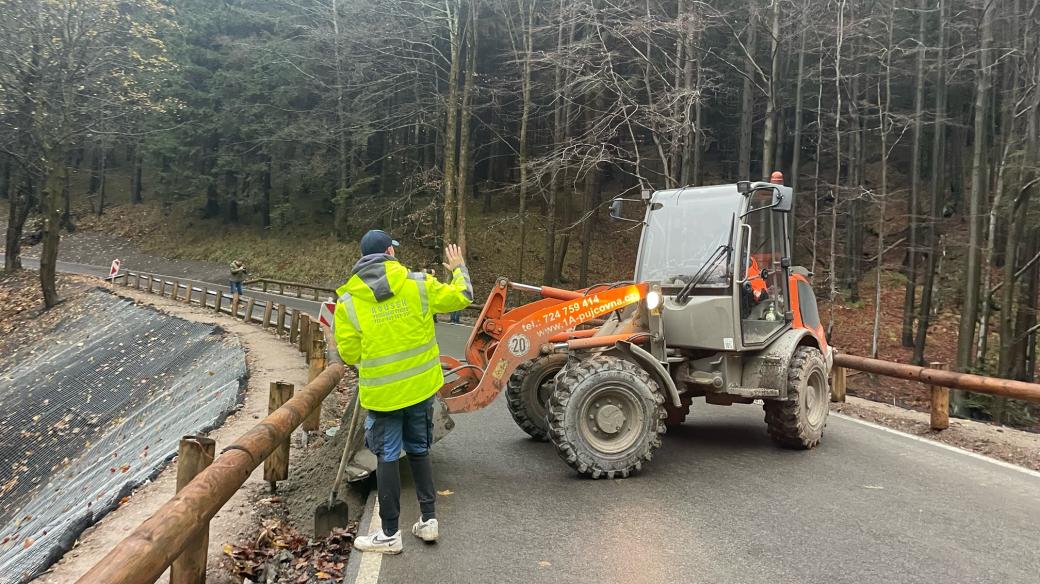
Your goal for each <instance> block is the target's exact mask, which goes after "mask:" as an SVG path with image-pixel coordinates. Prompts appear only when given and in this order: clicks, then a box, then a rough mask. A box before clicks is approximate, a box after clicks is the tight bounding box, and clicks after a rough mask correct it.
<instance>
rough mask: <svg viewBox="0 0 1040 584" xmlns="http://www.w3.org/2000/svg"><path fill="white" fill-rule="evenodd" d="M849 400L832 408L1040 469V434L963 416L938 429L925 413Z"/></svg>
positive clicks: (999, 458) (856, 399) (861, 400)
mask: <svg viewBox="0 0 1040 584" xmlns="http://www.w3.org/2000/svg"><path fill="white" fill-rule="evenodd" d="M846 399H847V401H846V402H845V403H837V404H831V411H834V412H840V413H842V414H845V415H847V416H852V417H854V418H859V419H861V420H866V421H868V422H873V423H875V424H880V425H882V426H886V427H888V428H893V429H895V430H900V431H902V432H906V433H907V434H913V435H915V436H920V437H922V438H927V439H928V440H934V441H936V442H942V443H944V444H949V445H951V446H956V447H958V448H963V449H964V450H970V451H972V452H977V453H979V454H984V455H986V456H990V457H992V458H996V459H998V460H1003V461H1005V462H1010V463H1012V464H1017V465H1019V466H1024V467H1026V468H1030V469H1033V470H1037V471H1040V434H1036V433H1034V432H1025V431H1022V430H1016V429H1014V428H1008V427H1004V426H994V425H992V424H986V423H983V422H976V421H974V420H964V419H960V418H950V427H949V428H947V429H946V430H938V431H936V430H932V429H931V424H930V421H931V418H930V415H929V414H926V413H924V412H918V411H914V410H908V409H904V408H901V407H898V406H893V405H891V404H884V403H879V402H874V401H870V400H866V399H862V398H858V397H853V396H847V398H846Z"/></svg>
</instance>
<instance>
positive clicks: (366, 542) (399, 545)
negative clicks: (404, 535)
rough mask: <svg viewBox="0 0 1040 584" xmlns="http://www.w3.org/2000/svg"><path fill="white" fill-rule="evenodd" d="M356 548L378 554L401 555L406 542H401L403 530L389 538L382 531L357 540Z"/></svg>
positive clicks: (355, 541) (355, 542)
mask: <svg viewBox="0 0 1040 584" xmlns="http://www.w3.org/2000/svg"><path fill="white" fill-rule="evenodd" d="M354 548H355V549H358V550H360V551H363V552H375V553H377V554H399V553H401V550H403V549H404V542H402V541H401V530H398V531H397V533H395V534H393V535H391V536H390V537H387V536H386V535H385V534H384V533H383V530H382V529H380V530H379V531H377V532H375V533H373V534H372V535H363V536H361V537H359V538H357V539H355V540H354Z"/></svg>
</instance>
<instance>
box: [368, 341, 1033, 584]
mask: <svg viewBox="0 0 1040 584" xmlns="http://www.w3.org/2000/svg"><path fill="white" fill-rule="evenodd" d="M467 332H468V331H467V329H465V328H460V327H450V326H447V325H441V327H440V328H439V333H438V336H439V337H440V339H441V346H442V348H443V349H444V350H445V351H447V352H453V353H456V354H457V353H459V352H460V351H461V347H462V344H463V343H464V342H465V336H466V333H467ZM762 415H763V414H762V409H761V408H760V407H757V406H739V405H737V406H731V407H725V406H710V405H705V404H704V403H703V401H700V402H694V411H693V413H692V414H691V416H690V417H689V418H688V419H687V421H686V423H685V424H684V425H683V426H682V427H681V428H678V429H674V430H671V431H669V433H668V434H667V435H666V436H665V439H664V445H663V447H662V448H661V449H660V450H658V451H657V454H656V456H655V457H654V460H653V462H652V463H651V464H650V465H648V466H646V467H644V470H643V472H642V473H640V474H638V475H636V476H634V477H632V478H629V479H625V480H613V481H607V480H601V481H593V480H589V479H582V478H579V477H578V476H577V475H576V474H575V473H574V472H573V471H572V470H571V469H570V468H569V467H568V466H566V465H565V464H564V463H563V462H562V461H561V460H560V459H559V458H558V457H557V455H556V453H555V451H554V450H553V447H552V446H551V445H549V444H546V443H539V442H534V441H532V440H530V439H529V438H527V435H526V434H524V433H523V431H521V430H520V429H519V428H517V427H516V426H515V425H514V424H513V421H512V419H511V418H510V417H509V414H508V413H507V411H506V407H505V402H504V400H503V399H502V398H499V399H498V400H496V401H495V402H494V403H493V404H492V405H491V406H489V407H488V408H486V409H485V410H483V411H480V412H476V413H471V414H461V415H456V416H455V422H456V424H457V426H456V429H455V431H454V432H453V433H452V434H451V435H449V436H448V437H446V438H445V439H444V440H443V441H441V442H440V443H438V444H437V445H436V446H435V448H434V451H433V460H434V472H435V476H436V480H437V483H438V484H437V488H438V489H439V490H441V491H444V490H450V491H452V494H450V495H447V496H441V497H439V499H438V516H439V518H440V523H441V541H440V542H439V543H437V544H435V545H424V544H422V543H421V542H419V540H417V539H415V538H413V537H412V536H411V535H407V534H406V535H405V538H406V539H405V546H406V547H405V551H404V553H403V554H402V555H400V556H393V557H386V558H384V559H383V560H382V562H381V566H380V568H379V577H378V582H380V583H394V584H396V583H401V584H406V583H407V584H412V583H423V584H434V583H441V582H459V583H463V582H466V583H470V582H473V583H476V582H494V583H511V582H516V583H523V584H534V583H542V582H545V583H550V582H552V583H569V582H583V583H584V582H595V583H615V582H616V583H640V582H647V583H651V582H652V583H661V582H684V583H687V582H690V583H693V582H704V583H743V582H762V583H769V584H777V583H795V582H798V583H800V582H805V583H838V582H849V583H875V582H877V583H882V582H883V583H886V584H887V583H895V582H898V583H911V582H922V583H923V582H928V583H934V582H956V583H972V582H986V583H1001V584H1008V583H1017V582H1021V583H1029V584H1036V583H1037V582H1040V551H1038V548H1037V534H1038V533H1040V531H1038V530H1040V478H1038V476H1037V475H1036V474H1035V473H1034V474H1029V473H1025V472H1021V471H1019V470H1016V469H1012V468H1008V467H1006V466H1001V465H998V464H994V463H993V462H990V461H987V460H982V459H980V458H977V457H972V456H969V455H966V454H964V453H961V452H955V451H951V450H949V449H946V448H943V447H941V446H937V445H935V444H934V443H927V442H923V441H919V440H913V439H911V438H908V437H906V436H903V435H899V434H897V433H891V432H886V431H884V430H880V429H877V428H873V427H870V426H867V425H864V424H862V423H858V422H854V421H851V420H849V419H847V418H841V417H836V416H833V415H832V416H831V417H830V418H829V423H828V427H827V430H826V432H825V434H824V440H823V443H822V444H821V446H820V447H819V448H818V449H816V450H813V451H809V452H796V451H788V450H781V449H778V448H776V447H774V446H773V444H772V443H771V442H770V441H769V439H768V437H767V436H766V432H765V424H764V422H763V420H762ZM402 468H407V465H404V466H403V467H402ZM406 484H408V485H410V482H409V481H407V479H406ZM417 516H418V506H417V504H416V503H415V500H414V498H412V494H411V491H410V490H409V488H408V487H406V489H405V493H404V497H403V500H402V518H401V521H402V525H403V526H405V528H406V529H407V528H408V527H409V526H410V525H411V522H413V521H414V518H415V517H417ZM365 527H367V525H365Z"/></svg>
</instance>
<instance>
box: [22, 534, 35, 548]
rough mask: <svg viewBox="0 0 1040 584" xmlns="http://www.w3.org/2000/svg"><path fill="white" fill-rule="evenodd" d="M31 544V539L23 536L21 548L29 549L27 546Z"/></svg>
mask: <svg viewBox="0 0 1040 584" xmlns="http://www.w3.org/2000/svg"><path fill="white" fill-rule="evenodd" d="M32 544H33V540H32V539H30V538H28V537H27V538H25V541H23V542H22V549H23V550H27V549H29V546H31V545H32Z"/></svg>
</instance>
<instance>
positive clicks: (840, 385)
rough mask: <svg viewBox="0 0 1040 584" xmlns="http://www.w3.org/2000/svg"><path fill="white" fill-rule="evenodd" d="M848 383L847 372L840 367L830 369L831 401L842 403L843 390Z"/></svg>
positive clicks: (843, 398) (843, 397)
mask: <svg viewBox="0 0 1040 584" xmlns="http://www.w3.org/2000/svg"><path fill="white" fill-rule="evenodd" d="M847 383H848V371H847V370H846V369H845V368H844V367H842V366H840V365H835V366H833V367H831V401H832V402H844V401H845V388H846V387H847Z"/></svg>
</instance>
